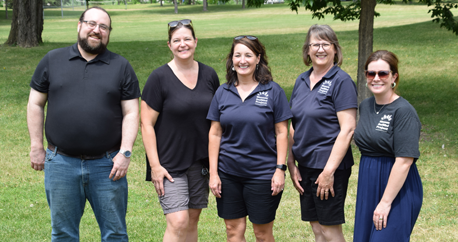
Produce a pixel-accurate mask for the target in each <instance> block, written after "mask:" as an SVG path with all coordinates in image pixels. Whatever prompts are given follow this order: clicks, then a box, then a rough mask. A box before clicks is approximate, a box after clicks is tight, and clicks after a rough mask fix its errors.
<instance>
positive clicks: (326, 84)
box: [318, 81, 332, 94]
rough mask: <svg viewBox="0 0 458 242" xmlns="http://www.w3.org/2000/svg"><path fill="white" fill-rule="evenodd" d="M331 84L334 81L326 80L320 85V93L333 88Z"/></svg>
mask: <svg viewBox="0 0 458 242" xmlns="http://www.w3.org/2000/svg"><path fill="white" fill-rule="evenodd" d="M331 85H332V81H324V82H323V84H322V85H321V87H320V90H318V93H320V94H326V93H328V90H329V88H331Z"/></svg>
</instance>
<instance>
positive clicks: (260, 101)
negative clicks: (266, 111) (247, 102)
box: [255, 92, 269, 106]
mask: <svg viewBox="0 0 458 242" xmlns="http://www.w3.org/2000/svg"><path fill="white" fill-rule="evenodd" d="M268 99H269V92H260V93H258V95H257V96H256V102H255V104H256V105H258V106H267V100H268Z"/></svg>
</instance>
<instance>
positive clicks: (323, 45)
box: [309, 43, 332, 50]
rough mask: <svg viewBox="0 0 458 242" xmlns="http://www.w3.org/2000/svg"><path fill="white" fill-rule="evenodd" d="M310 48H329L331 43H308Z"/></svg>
mask: <svg viewBox="0 0 458 242" xmlns="http://www.w3.org/2000/svg"><path fill="white" fill-rule="evenodd" d="M309 46H310V48H311V49H312V50H319V49H320V47H323V50H329V49H330V48H331V46H332V44H329V43H323V44H309Z"/></svg>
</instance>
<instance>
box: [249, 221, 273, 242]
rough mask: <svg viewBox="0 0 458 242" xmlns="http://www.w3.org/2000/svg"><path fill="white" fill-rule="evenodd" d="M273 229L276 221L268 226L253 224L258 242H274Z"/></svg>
mask: <svg viewBox="0 0 458 242" xmlns="http://www.w3.org/2000/svg"><path fill="white" fill-rule="evenodd" d="M273 227H274V221H272V222H270V223H268V224H253V230H254V235H255V236H256V242H274V241H275V239H274V234H273Z"/></svg>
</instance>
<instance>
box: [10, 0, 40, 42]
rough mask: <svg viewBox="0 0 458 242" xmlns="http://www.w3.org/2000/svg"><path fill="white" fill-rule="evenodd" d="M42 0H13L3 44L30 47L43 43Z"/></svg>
mask: <svg viewBox="0 0 458 242" xmlns="http://www.w3.org/2000/svg"><path fill="white" fill-rule="evenodd" d="M42 32H43V0H15V1H13V18H12V21H11V30H10V35H9V37H8V40H7V41H6V42H5V44H8V45H15V44H17V45H18V46H19V47H24V48H30V47H35V46H38V45H39V44H41V43H43V41H42V39H41V34H42Z"/></svg>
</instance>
